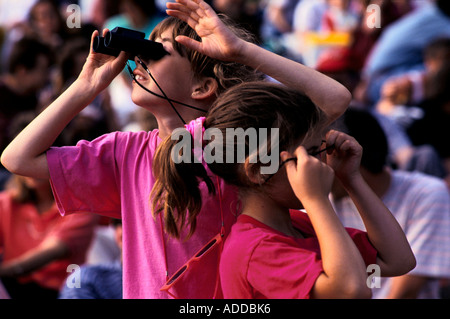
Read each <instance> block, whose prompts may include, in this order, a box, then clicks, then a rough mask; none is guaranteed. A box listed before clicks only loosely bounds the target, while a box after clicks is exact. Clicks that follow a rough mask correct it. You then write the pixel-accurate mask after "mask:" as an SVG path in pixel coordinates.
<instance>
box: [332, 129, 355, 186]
mask: <svg viewBox="0 0 450 319" xmlns="http://www.w3.org/2000/svg"><path fill="white" fill-rule="evenodd" d="M326 142H327V145H334V147H333V149H332V150H329V151H328V152H327V157H326V162H327V164H328V165H329V166H330V167H331V168H333V170H334V172H335V174H336V177H338V178H339V179H340V180H341V182H344V183H345V182H347V181H349V180H350V179H351V178H353V177H354V176H357V175H358V176H359V174H360V171H359V168H360V164H361V157H362V152H363V149H362V147H361V145H359V143H358V142H357V141H356V140H355V139H354V138H353V137H351V136H349V135H347V134H345V133H342V132H339V131H335V130H330V131H329V132H328V133H327V135H326Z"/></svg>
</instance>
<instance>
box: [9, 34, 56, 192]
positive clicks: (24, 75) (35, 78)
mask: <svg viewBox="0 0 450 319" xmlns="http://www.w3.org/2000/svg"><path fill="white" fill-rule="evenodd" d="M51 61H52V54H51V51H50V49H49V48H48V47H47V46H45V45H44V44H42V43H40V42H39V41H37V40H33V39H28V38H25V39H22V40H20V41H19V42H17V43H16V45H15V46H14V47H13V50H12V52H11V55H10V58H9V61H8V70H7V72H6V73H5V74H4V75H3V76H1V77H0V101H1V102H0V152H2V151H3V149H4V148H5V147H6V146H7V145H8V144H9V142H10V141H11V139H10V138H9V136H8V130H9V127H10V123H11V121H12V119H13V118H14V117H15V116H16V115H17V114H19V113H20V112H23V111H35V110H36V107H37V105H38V96H37V95H38V92H39V91H40V89H41V88H42V87H43V86H44V85H45V84H46V83H47V81H48V77H49V66H50V64H51ZM0 170H1V172H2V173H0V175H1V176H3V178H0V189H2V188H3V185H4V182H5V180H4V179H5V178H6V176H7V175H8V174H4V172H5V170H4V168H3V167H0Z"/></svg>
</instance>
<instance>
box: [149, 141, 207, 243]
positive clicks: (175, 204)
mask: <svg viewBox="0 0 450 319" xmlns="http://www.w3.org/2000/svg"><path fill="white" fill-rule="evenodd" d="M191 138H192V139H193V137H192V136H191ZM178 142H179V139H178V140H177V139H175V140H173V139H172V136H168V137H167V138H166V139H165V140H164V141H163V142H162V143H161V144H160V145H159V147H158V149H157V151H156V155H155V158H154V161H153V174H154V178H155V180H156V182H155V185H154V187H153V189H152V191H151V194H150V200H151V205H152V212H153V217H156V216H157V215H158V214H160V213H163V223H164V229H165V230H166V232H167V233H168V234H169V235H170V236H172V237H175V238H180V233H181V231H182V230H183V229H184V228H189V233H188V236H187V239H188V238H189V237H190V236H192V234H193V233H194V232H195V228H196V224H197V222H196V221H197V216H198V214H199V213H200V210H201V208H202V192H201V190H200V183H202V182H205V183H206V186H207V187H208V191H209V193H210V194H215V188H214V183H213V182H212V180H211V178H210V177H209V176H208V174H207V172H206V169H205V167H204V166H203V164H202V163H201V162H200V163H196V162H194V161H193V157H194V154H193V150H192V148H191V149H190V150H189V152H190V154H189V156H190V159H191V160H190V161H182V162H180V163H175V162H174V161H173V157H172V152H173V150H174V147H175V145H176V144H177V143H178ZM191 145H193V144H191ZM180 151H181V150H180ZM180 155H181V154H180ZM183 158H184V156H183Z"/></svg>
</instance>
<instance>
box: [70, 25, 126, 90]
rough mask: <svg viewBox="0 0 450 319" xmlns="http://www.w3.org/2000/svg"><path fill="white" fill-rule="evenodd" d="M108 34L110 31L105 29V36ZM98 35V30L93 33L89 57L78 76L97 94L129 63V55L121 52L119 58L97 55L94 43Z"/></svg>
mask: <svg viewBox="0 0 450 319" xmlns="http://www.w3.org/2000/svg"><path fill="white" fill-rule="evenodd" d="M107 32H108V29H104V30H103V36H105V35H106V33H107ZM98 34H99V33H98V31H97V30H96V31H94V32H93V33H92V37H91V48H90V51H89V55H88V57H87V58H86V63H85V64H84V66H83V69H82V71H81V73H80V75H79V76H78V79H79V80H83V81H87V82H88V83H89V85H90V87H91V88H92V89H93V90H94V91H95V93H97V94H98V93H100V92H101V91H102V90H103V89H105V88H106V87H107V86H108V85H109V84H110V83H111V81H112V80H113V79H114V78H115V77H116V76H117V75H118V74H119V73H120V72H121V71H122V70H123V68H124V67H125V63H126V62H127V54H126V53H125V52H121V53H120V54H119V56H118V57H113V56H110V55H106V54H101V53H95V52H94V51H93V49H92V43H93V41H94V38H95V37H96V36H98Z"/></svg>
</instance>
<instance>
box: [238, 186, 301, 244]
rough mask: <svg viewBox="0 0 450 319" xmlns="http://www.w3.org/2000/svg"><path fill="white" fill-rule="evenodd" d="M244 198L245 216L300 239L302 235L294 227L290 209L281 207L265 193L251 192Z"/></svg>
mask: <svg viewBox="0 0 450 319" xmlns="http://www.w3.org/2000/svg"><path fill="white" fill-rule="evenodd" d="M243 198H245V200H243V209H242V213H243V214H245V215H248V216H250V217H253V218H254V219H256V220H258V221H260V222H261V223H263V224H265V225H267V226H269V227H271V228H273V229H276V230H278V231H279V232H282V233H283V234H285V235H287V236H293V237H299V235H300V234H299V233H298V231H296V230H295V229H294V226H293V225H292V221H291V216H290V214H289V209H288V208H285V207H281V206H280V205H279V204H277V203H276V202H275V201H273V200H272V199H271V198H270V196H268V195H267V194H265V193H260V192H249V193H246V194H245V195H244V196H243Z"/></svg>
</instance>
